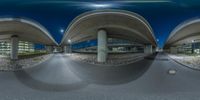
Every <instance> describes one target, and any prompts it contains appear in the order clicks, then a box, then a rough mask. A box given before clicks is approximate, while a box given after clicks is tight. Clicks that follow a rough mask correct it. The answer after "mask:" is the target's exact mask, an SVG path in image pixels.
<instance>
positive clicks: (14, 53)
mask: <svg viewBox="0 0 200 100" xmlns="http://www.w3.org/2000/svg"><path fill="white" fill-rule="evenodd" d="M18 43H19V40H18V36H17V35H13V36H12V37H11V52H10V58H11V59H12V60H17V59H18Z"/></svg>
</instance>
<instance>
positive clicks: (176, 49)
mask: <svg viewBox="0 0 200 100" xmlns="http://www.w3.org/2000/svg"><path fill="white" fill-rule="evenodd" d="M177 52H178V48H177V47H170V53H172V54H177Z"/></svg>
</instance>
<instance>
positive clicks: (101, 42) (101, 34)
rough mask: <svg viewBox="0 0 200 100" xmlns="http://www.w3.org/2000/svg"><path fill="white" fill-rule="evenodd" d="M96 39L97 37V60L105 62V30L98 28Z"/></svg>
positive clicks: (106, 51)
mask: <svg viewBox="0 0 200 100" xmlns="http://www.w3.org/2000/svg"><path fill="white" fill-rule="evenodd" d="M97 39H98V44H97V48H98V50H97V61H98V62H106V60H107V53H108V50H107V33H106V31H105V30H103V29H101V30H98V33H97Z"/></svg>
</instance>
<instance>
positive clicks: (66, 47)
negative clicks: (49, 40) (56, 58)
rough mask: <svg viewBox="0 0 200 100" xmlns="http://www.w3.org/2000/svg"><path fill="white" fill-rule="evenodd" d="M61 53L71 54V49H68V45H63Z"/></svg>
mask: <svg viewBox="0 0 200 100" xmlns="http://www.w3.org/2000/svg"><path fill="white" fill-rule="evenodd" d="M63 49H64V50H63V51H64V53H71V49H70V46H69V45H65V46H64V47H63Z"/></svg>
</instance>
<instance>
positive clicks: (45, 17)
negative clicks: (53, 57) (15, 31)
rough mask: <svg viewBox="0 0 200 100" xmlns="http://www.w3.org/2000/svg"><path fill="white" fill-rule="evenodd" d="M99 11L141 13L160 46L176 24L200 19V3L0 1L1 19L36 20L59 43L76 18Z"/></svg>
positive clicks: (165, 0) (194, 0)
mask: <svg viewBox="0 0 200 100" xmlns="http://www.w3.org/2000/svg"><path fill="white" fill-rule="evenodd" d="M180 1H181V2H180ZM96 9H122V10H128V11H132V12H135V13H138V14H140V15H141V16H143V17H144V18H145V19H146V20H147V21H148V22H149V23H150V25H151V27H152V29H153V31H154V34H155V36H156V38H157V40H159V41H158V45H159V46H160V47H162V46H163V44H164V42H165V40H166V39H167V38H168V35H169V34H170V32H171V31H172V30H173V29H174V28H175V27H176V26H177V25H179V24H180V23H182V22H184V21H185V20H189V19H192V18H197V17H200V2H199V1H197V0H185V1H184V0H116V1H114V0H111V1H110V0H109V1H106V0H101V1H95V0H88V1H84V2H83V1H81V0H73V1H66V0H60V1H58V0H43V1H39V0H1V1H0V17H25V18H29V19H33V20H35V21H37V22H39V23H40V24H42V25H43V26H44V27H45V28H47V30H48V31H49V32H50V33H51V35H52V36H53V37H54V38H55V40H56V41H57V42H58V43H60V41H61V39H62V36H63V34H64V31H65V30H66V29H67V27H68V25H69V23H70V22H71V21H72V20H73V19H74V18H75V17H77V16H78V15H80V14H81V13H84V12H86V11H91V10H96Z"/></svg>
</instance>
